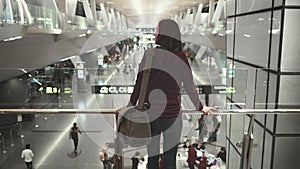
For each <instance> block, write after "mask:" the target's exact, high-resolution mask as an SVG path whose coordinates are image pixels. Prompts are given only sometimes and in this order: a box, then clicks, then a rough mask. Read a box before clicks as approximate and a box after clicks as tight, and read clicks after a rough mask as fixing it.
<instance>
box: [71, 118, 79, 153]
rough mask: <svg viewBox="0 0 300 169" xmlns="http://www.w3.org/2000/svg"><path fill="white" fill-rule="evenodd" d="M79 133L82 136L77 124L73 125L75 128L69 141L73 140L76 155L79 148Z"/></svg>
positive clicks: (72, 129)
mask: <svg viewBox="0 0 300 169" xmlns="http://www.w3.org/2000/svg"><path fill="white" fill-rule="evenodd" d="M78 133H80V134H81V131H80V129H79V128H78V127H77V123H73V127H72V128H71V130H70V135H69V139H72V140H73V142H74V153H77V147H78Z"/></svg>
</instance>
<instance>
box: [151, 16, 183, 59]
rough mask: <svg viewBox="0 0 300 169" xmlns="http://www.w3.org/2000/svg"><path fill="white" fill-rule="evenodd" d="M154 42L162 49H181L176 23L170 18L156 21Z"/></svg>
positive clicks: (174, 50)
mask: <svg viewBox="0 0 300 169" xmlns="http://www.w3.org/2000/svg"><path fill="white" fill-rule="evenodd" d="M157 29H158V30H157V37H156V39H155V43H156V44H158V45H160V47H161V48H162V49H165V50H168V51H170V52H173V53H176V52H178V51H181V50H182V44H181V34H180V30H179V26H178V24H177V23H176V22H175V21H173V20H171V19H164V20H161V21H160V22H159V23H158V27H157Z"/></svg>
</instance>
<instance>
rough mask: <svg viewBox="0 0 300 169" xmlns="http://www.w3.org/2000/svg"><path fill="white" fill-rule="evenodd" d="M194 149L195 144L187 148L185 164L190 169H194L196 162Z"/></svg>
mask: <svg viewBox="0 0 300 169" xmlns="http://www.w3.org/2000/svg"><path fill="white" fill-rule="evenodd" d="M196 147H197V144H192V145H190V146H189V150H188V159H187V160H186V162H187V163H188V166H189V168H190V169H195V165H196V160H197V152H196V150H195V148H196Z"/></svg>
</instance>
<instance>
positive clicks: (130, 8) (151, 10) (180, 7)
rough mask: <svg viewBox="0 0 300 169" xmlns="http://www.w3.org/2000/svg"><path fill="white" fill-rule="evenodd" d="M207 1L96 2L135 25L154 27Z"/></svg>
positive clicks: (142, 0)
mask: <svg viewBox="0 0 300 169" xmlns="http://www.w3.org/2000/svg"><path fill="white" fill-rule="evenodd" d="M208 1H209V0H109V1H107V0H96V2H97V3H104V4H105V6H108V7H112V8H114V9H116V10H117V11H120V12H121V13H122V14H124V15H125V16H127V17H128V18H129V19H130V20H131V21H133V22H134V23H135V24H136V25H138V26H140V27H143V25H145V26H151V27H152V26H155V25H156V24H157V22H158V21H159V20H160V19H163V18H170V17H171V16H174V15H175V14H178V13H179V12H182V11H186V10H187V9H188V8H192V7H198V5H199V4H200V3H203V4H208Z"/></svg>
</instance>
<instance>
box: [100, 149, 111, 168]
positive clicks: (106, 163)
mask: <svg viewBox="0 0 300 169" xmlns="http://www.w3.org/2000/svg"><path fill="white" fill-rule="evenodd" d="M99 160H100V161H102V163H103V168H104V169H111V160H110V159H109V157H108V153H107V149H102V150H101V152H100V155H99Z"/></svg>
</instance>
